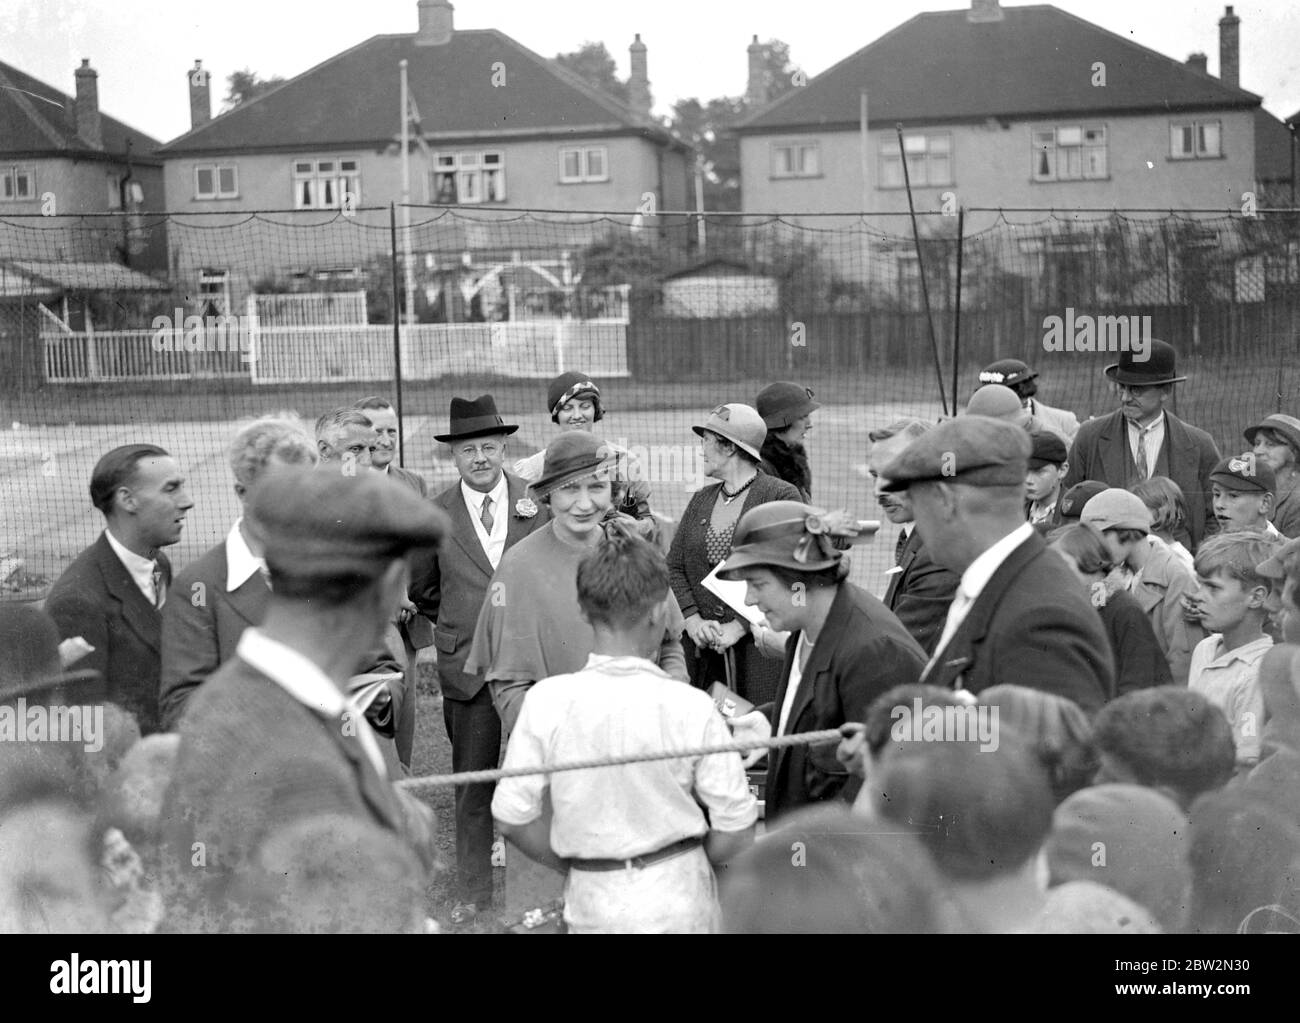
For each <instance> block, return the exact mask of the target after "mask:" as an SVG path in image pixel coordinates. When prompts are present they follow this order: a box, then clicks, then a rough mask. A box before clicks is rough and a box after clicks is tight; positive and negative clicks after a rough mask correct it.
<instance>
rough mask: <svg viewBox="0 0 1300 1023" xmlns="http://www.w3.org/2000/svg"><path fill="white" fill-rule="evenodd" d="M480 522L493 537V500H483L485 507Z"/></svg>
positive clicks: (488, 498) (489, 498) (480, 512)
mask: <svg viewBox="0 0 1300 1023" xmlns="http://www.w3.org/2000/svg"><path fill="white" fill-rule="evenodd" d="M478 520H479V521H480V522H481V523H483V529H484V531H485V532H487V534H488V535H489V536H491V535H492V498H491V497H485V498H483V507H482V509H481V510H480V511H479V516H478Z"/></svg>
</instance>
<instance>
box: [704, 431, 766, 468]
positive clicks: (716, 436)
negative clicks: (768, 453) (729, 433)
mask: <svg viewBox="0 0 1300 1023" xmlns="http://www.w3.org/2000/svg"><path fill="white" fill-rule="evenodd" d="M704 432H705V433H707V434H708V435H709V436H710V437H712V438H713V440H714V443H716V444H718V445H720V446H722V447H724V448H730V449H731V450H732V451H733V452H734V453H735V454H737V455H739V456H740V457H741V459H742V460H743V461H746V462H750V463H752V464H753V465H757V464H758V462H759V460H758V459H757V458H755V457H754V456H753V455H751V454H750V453H749V452H748V451H746V450H745V449H744V448H742V447H741V446H740V445H739V444H737V443H736V442H735V441H734V440H728V439H727V438H726V437H724V436H722V434H720V433H714V432H713V431H712V430H705V431H704Z"/></svg>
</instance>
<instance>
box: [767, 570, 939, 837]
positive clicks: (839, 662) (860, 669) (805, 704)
mask: <svg viewBox="0 0 1300 1023" xmlns="http://www.w3.org/2000/svg"><path fill="white" fill-rule="evenodd" d="M798 643H799V635H798V633H795V634H794V635H792V636H791V637H790V639H789V641H788V642H787V643H786V648H785V665H784V667H783V668H782V671H781V682H780V684H779V686H778V687H777V691H776V699H775V700H774V701H773V702H772V703H770V704H767V705H766V706H764V707H763V708H761V709H762V710H763V711H764V712H765V713H766V714H767V715H768V717H769V718H770V719H771V721H772V726H773V728H775V727H776V725H777V724H778V722H779V721H780V718H781V708H782V706H784V703H785V697H786V693H787V692H788V691H789V686H790V669H791V667H792V666H793V664H794V657H795V649H796V647H797V646H798ZM924 667H925V653H924V652H923V651H922V650H921V647H920V645H919V644H918V643H917V642H916V640H914V639H913V638H912V637H911V636H909V635H908V633H907V630H906V629H905V628H903V623H902V622H900V621H899V620H898V618H897V617H895V615H894V614H893V613H892V612H891V611H889V609H888V608H886V607H885V605H884V604H882V603H881V602H880V601H879V600H877V599H876V598H875V597H873V596H872V595H871V594H869V593H867V592H866V590H863V589H860V588H859V587H857V586H854V585H853V584H852V583H849V582H842V583H840V585H839V587H838V590H837V592H836V594H835V600H834V602H833V603H832V604H831V610H830V614H828V615H827V616H826V624H825V625H823V626H822V630H821V632H820V634H819V635H818V637H817V643H816V644H815V645H814V646H813V649H812V654H811V655H810V656H809V657H808V664H807V666H806V667H805V668H804V672H803V677H802V678H801V679H800V681H799V688H798V689H797V690H796V691H795V695H794V703H793V704H792V705H791V706H790V715H789V717H788V718H787V719H786V727H785V730H786V734H792V733H794V732H811V731H820V730H821V729H825V728H837V727H839V726H840V725H842V724H844V723H845V722H846V721H863V720H865V719H866V716H867V708H868V707H869V706H871V703H872V701H874V700H875V699H876V698H877V697H879V696H880V695H881V694H882V693H884V692H886V691H888V690H889V689H892V688H893V687H894V686H901V685H907V684H910V683H914V682H916V681H917V679H918V678H920V676H921V670H922V669H923V668H924ZM861 785H862V782H861V779H859V778H856V777H853V776H851V775H849V773H848V771H846V770H845V768H844V765H843V764H841V763H840V762H839V761H838V760H836V758H835V745H834V744H833V743H832V744H828V745H825V746H786V747H782V748H779V749H775V750H772V751H771V752H769V753H768V764H767V792H766V808H765V813H766V816H767V818H768V819H769V820H771V819H772V818H773V817H777V816H779V815H780V814H782V813H785V812H788V811H790V810H793V809H796V808H798V807H800V806H803V805H805V804H807V803H813V802H818V801H820V800H827V799H835V798H841V799H844V800H848V801H851V800H852V799H853V797H854V796H855V795H857V790H858V789H859V788H861Z"/></svg>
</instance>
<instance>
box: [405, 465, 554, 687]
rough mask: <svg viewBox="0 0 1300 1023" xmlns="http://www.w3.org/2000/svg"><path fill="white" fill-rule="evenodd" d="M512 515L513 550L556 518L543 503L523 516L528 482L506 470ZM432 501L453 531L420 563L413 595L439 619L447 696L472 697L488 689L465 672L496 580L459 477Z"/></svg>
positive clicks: (437, 630)
mask: <svg viewBox="0 0 1300 1023" xmlns="http://www.w3.org/2000/svg"><path fill="white" fill-rule="evenodd" d="M506 487H507V490H508V492H509V500H508V503H509V508H508V509H502V512H503V514H508V515H509V516H510V519H509V522H508V523H507V525H506V546H505V549H506V550H509V549H510V548H511V547H513V546H514V545H515V544H516V543H518V542H519V541H520V540H522V539H523V538H524V537H526V536H528V535H529V534H530V533H532V532H533V531H534V530H536V529H538V528H539V527H541V526H544V525H546V523H548V522H549V521H550V520H551V513H550V511H549V509H548V508H547V507H546V506H545V505H544V504H542V503H540V502H534V503H535V504H536V506H537V514H536V515H534V516H533V517H532V518H522V517H521V516H520V515H519V514H518V513H517V511H516V505H517V504H518V502H519V501H520V500H522V499H523V498H526V497H527V496H528V484H527V483H525V482H524V481H523V480H521V479H520V478H519V477H518V476H514V475H512V474H511V473H506ZM433 503H434V504H436V505H437V506H438V507H439V508H441V509H442V510H443V511H444V512H446V513H447V516H448V517H449V518H450V519H451V532H450V533H449V534H448V536H447V538H446V539H445V540H443V543H442V550H441V551H439V552H438V553H437V554H429V555H426V556H424V557H423V558H421V559H420V560H418V561H417V563H416V565H415V568H414V569H413V571H412V573H411V589H410V597H411V600H412V601H413V602H414V604H415V606H416V607H418V608H419V609H420V613H421V614H423V615H425V616H426V617H427V618H429V620H430V621H432V622H434V623H435V627H434V646H436V647H437V649H438V678H439V680H440V681H441V683H442V694H443V696H445V697H449V698H450V699H453V700H472V699H474V696H475V695H476V694H477V693H478V691H479V690H480V689H482V688H483V683H484V679H482V678H481V677H479V676H478V675H470V674H468V673H466V671H465V661H466V660H468V659H469V651H470V647H471V646H472V645H473V642H474V629H475V627H476V626H477V625H478V617H479V612H480V611H481V610H482V609H483V601H484V600H485V599H486V597H487V590H488V583H489V582H491V580H492V563H491V562H490V561H488V557H487V553H486V552H485V551H484V550H483V545H482V544H481V543H480V542H479V539H478V533H477V532H476V531H475V529H474V523H473V522H472V521H471V519H470V517H469V511H468V509H466V507H465V500H464V498H463V497H462V496H461V489H460V480H457V481H456V482H455V483H453V484H452V485H451V486H449V487H447V489H445V490H444V491H442V493H440V494H438V496H437V497H435V498H434V499H433Z"/></svg>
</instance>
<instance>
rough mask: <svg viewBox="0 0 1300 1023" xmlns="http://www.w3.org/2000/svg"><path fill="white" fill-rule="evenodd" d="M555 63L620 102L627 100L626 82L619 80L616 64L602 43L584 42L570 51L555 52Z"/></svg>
mask: <svg viewBox="0 0 1300 1023" xmlns="http://www.w3.org/2000/svg"><path fill="white" fill-rule="evenodd" d="M555 63H557V64H559V65H560V66H561V67H563V68H566V69H567V70H569V71H572V72H573V73H574V74H575V75H577V76H578V77H579V78H581V79H582V80H583V81H585V82H586V83H587V84H588V85H590V86H593V87H594V88H597V89H599V90H600V91H601V92H603V93H605V95H607V96H610V97H612V98H613V99H616V100H618V101H619V102H620V103H627V102H629V100H630V97H629V95H628V89H627V82H623V81H620V80H619V77H618V72H617V67H618V66H617V65H616V64H615V63H614V58H613V57H612V56H610V53H609V50H607V49H606V48H605V44H604V43H593V42H585V43H583V44H582V45H581V46H579V47H578V48H577V49H576V50H574V51H572V52H571V53H557V54H556V55H555Z"/></svg>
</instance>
